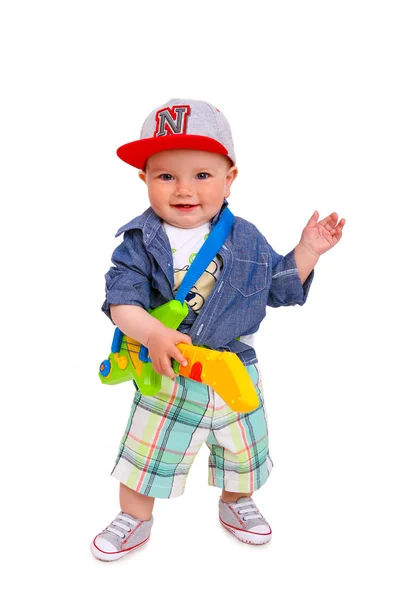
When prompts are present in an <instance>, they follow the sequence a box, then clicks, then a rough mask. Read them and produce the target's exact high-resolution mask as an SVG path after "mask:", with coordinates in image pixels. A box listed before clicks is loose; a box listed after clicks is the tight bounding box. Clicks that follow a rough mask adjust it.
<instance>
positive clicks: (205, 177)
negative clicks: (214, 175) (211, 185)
mask: <svg viewBox="0 0 400 600" xmlns="http://www.w3.org/2000/svg"><path fill="white" fill-rule="evenodd" d="M196 177H197V179H208V177H210V175H209V173H197V175H196Z"/></svg>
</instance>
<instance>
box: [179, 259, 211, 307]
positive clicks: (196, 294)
mask: <svg viewBox="0 0 400 600" xmlns="http://www.w3.org/2000/svg"><path fill="white" fill-rule="evenodd" d="M192 256H193V255H192ZM194 256H196V254H194ZM193 260H194V257H193V259H192V262H193ZM217 261H218V262H219V263H220V264H218V262H217ZM220 265H221V266H220ZM189 266H190V264H188V265H185V266H184V267H183V268H182V269H174V284H175V285H174V293H176V292H177V290H178V288H179V286H180V285H181V283H182V280H183V278H184V277H185V275H186V273H187V271H188V270H189ZM221 267H222V263H221V260H220V259H219V258H218V256H216V257H215V260H212V261H211V262H210V264H209V265H208V267H207V269H206V270H205V271H204V273H203V275H202V276H201V277H200V279H198V280H197V281H196V284H195V285H194V286H193V287H192V288H191V290H190V292H189V293H188V294H187V296H186V298H185V302H186V303H187V304H188V305H189V306H190V308H191V309H192V310H194V312H196V313H198V312H199V311H200V310H201V309H202V307H203V304H204V302H205V301H206V298H208V296H209V295H210V292H211V290H212V288H213V287H214V284H215V282H216V281H217V277H218V276H219V272H220V271H221Z"/></svg>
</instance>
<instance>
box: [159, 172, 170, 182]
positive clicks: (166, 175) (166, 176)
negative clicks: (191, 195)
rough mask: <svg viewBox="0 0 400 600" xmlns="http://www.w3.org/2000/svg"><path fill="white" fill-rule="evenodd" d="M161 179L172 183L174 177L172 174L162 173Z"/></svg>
mask: <svg viewBox="0 0 400 600" xmlns="http://www.w3.org/2000/svg"><path fill="white" fill-rule="evenodd" d="M160 179H162V181H171V179H172V175H171V174H170V173H162V174H161V175H160Z"/></svg>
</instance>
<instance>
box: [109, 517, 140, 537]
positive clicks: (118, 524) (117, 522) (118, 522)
mask: <svg viewBox="0 0 400 600" xmlns="http://www.w3.org/2000/svg"><path fill="white" fill-rule="evenodd" d="M121 521H125V522H126V523H129V524H130V525H136V524H137V521H135V520H134V519H130V518H129V517H126V516H125V515H118V517H117V518H116V519H114V521H113V522H112V523H111V525H109V526H108V527H107V528H106V531H111V533H115V534H116V535H117V536H118V537H120V538H124V537H125V536H126V533H129V532H130V531H132V528H131V527H127V526H126V525H125V524H124V523H121ZM113 525H115V527H118V528H119V529H115V527H113ZM121 529H122V531H121ZM124 531H125V532H126V533H124Z"/></svg>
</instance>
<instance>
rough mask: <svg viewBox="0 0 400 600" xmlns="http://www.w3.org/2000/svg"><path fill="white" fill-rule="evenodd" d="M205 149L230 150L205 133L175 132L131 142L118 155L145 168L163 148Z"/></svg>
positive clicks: (210, 150)
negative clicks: (149, 159) (204, 134)
mask: <svg viewBox="0 0 400 600" xmlns="http://www.w3.org/2000/svg"><path fill="white" fill-rule="evenodd" d="M179 149H181V150H204V151H205V152H215V153H216V154H223V155H224V156H228V150H227V149H226V148H225V146H223V145H222V144H220V143H219V142H217V140H214V139H213V138H209V137H206V136H203V135H186V134H174V135H166V136H163V137H152V138H144V139H142V140H137V141H136V142H129V144H124V145H123V146H120V148H118V150H117V155H118V156H119V158H120V159H121V160H123V161H124V162H126V163H128V165H132V167H136V168H137V169H144V166H145V164H146V161H147V159H148V158H149V157H150V156H152V155H153V154H156V153H157V152H162V151H163V150H179Z"/></svg>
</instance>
